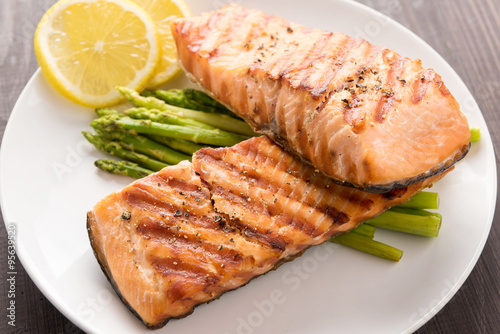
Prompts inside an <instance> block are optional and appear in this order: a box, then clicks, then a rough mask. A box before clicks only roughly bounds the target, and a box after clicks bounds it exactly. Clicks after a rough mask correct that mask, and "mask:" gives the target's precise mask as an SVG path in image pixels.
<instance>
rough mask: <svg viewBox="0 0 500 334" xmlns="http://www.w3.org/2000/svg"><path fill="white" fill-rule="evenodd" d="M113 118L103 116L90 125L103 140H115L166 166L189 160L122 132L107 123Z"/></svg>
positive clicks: (155, 144)
mask: <svg viewBox="0 0 500 334" xmlns="http://www.w3.org/2000/svg"><path fill="white" fill-rule="evenodd" d="M113 117H115V116H104V117H100V118H97V119H95V120H93V121H92V122H91V123H90V125H91V126H92V127H93V128H94V129H95V130H96V131H97V133H99V134H101V135H102V136H104V137H105V138H108V139H110V140H115V141H118V142H119V143H120V145H122V146H123V147H125V148H127V149H128V150H131V151H135V152H139V153H142V154H145V155H147V156H149V157H151V158H153V159H156V160H160V161H163V162H165V163H167V164H177V163H179V162H181V161H183V160H190V161H191V156H189V155H186V154H183V153H180V152H177V151H175V150H172V149H171V148H169V147H166V146H164V145H161V144H159V143H157V142H155V141H153V140H151V139H149V138H146V137H143V136H140V135H134V134H131V133H127V132H125V131H122V129H121V128H120V127H119V126H117V125H116V124H113V123H109V122H107V119H108V118H113Z"/></svg>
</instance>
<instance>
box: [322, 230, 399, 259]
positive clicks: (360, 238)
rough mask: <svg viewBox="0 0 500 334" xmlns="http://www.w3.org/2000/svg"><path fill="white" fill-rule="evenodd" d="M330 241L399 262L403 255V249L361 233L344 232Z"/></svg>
mask: <svg viewBox="0 0 500 334" xmlns="http://www.w3.org/2000/svg"><path fill="white" fill-rule="evenodd" d="M330 241H331V242H334V243H336V244H340V245H344V246H348V247H351V248H354V249H357V250H359V251H362V252H365V253H368V254H372V255H375V256H378V257H381V258H384V259H388V260H392V261H396V262H398V261H399V260H400V259H401V257H402V256H403V251H402V250H399V249H397V248H394V247H392V246H389V245H386V244H384V243H381V242H378V241H375V240H372V239H371V238H369V237H366V236H364V235H361V234H359V233H344V234H341V235H338V236H336V237H335V238H332V239H330Z"/></svg>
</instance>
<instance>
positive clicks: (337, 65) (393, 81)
mask: <svg viewBox="0 0 500 334" xmlns="http://www.w3.org/2000/svg"><path fill="white" fill-rule="evenodd" d="M172 29H173V34H174V38H175V40H176V44H177V50H178V55H179V59H180V62H181V64H182V66H183V67H184V69H185V70H186V72H187V73H188V75H189V76H191V77H192V78H193V79H194V80H195V81H197V82H198V83H199V84H200V85H201V87H203V88H204V89H205V90H207V91H208V92H209V93H211V94H212V96H213V97H215V98H216V99H218V100H219V101H221V102H222V103H224V104H225V105H227V106H228V107H229V108H231V109H232V110H233V111H234V112H236V113H237V114H238V115H240V116H241V117H243V118H244V119H245V120H246V121H247V122H248V123H249V124H250V125H251V126H252V127H253V128H254V130H255V131H257V132H260V133H263V134H266V135H268V136H269V137H271V138H272V139H273V140H274V141H275V142H277V143H279V144H280V145H281V146H282V147H284V148H285V149H286V150H288V151H289V152H291V153H293V154H295V155H297V156H298V157H300V158H301V159H302V160H304V161H306V162H307V163H309V164H311V165H313V166H315V168H317V169H319V170H320V171H322V172H323V173H324V174H326V175H328V176H329V177H331V178H332V179H334V180H335V181H336V182H337V183H339V184H343V185H349V186H354V187H356V188H359V189H364V190H366V191H373V192H386V191H390V190H391V189H395V188H400V187H404V186H406V185H409V184H412V183H414V182H417V181H419V180H422V179H424V178H426V177H429V176H432V175H434V174H438V173H440V172H442V171H443V170H446V169H447V168H449V167H450V166H452V165H453V164H454V163H455V162H456V161H458V160H460V159H461V158H463V157H464V156H465V154H466V153H467V152H468V148H469V141H470V131H469V126H468V123H467V120H466V118H465V116H464V115H463V114H462V113H461V111H460V107H459V105H458V103H457V101H456V100H455V99H454V97H453V96H452V95H451V94H450V92H449V91H448V89H447V88H446V86H445V85H444V83H443V81H442V79H441V77H440V76H439V75H438V74H437V73H435V72H434V71H433V70H432V69H426V68H423V67H422V65H421V63H420V61H419V60H411V59H408V58H405V57H402V56H400V55H399V54H397V53H396V52H394V51H392V50H389V49H387V48H384V47H381V46H375V45H372V44H370V43H369V42H367V41H365V40H362V39H356V38H350V37H349V36H347V35H345V34H343V33H331V32H325V31H321V30H317V29H309V28H306V27H304V26H301V25H298V24H295V23H291V22H288V21H286V20H284V19H282V18H279V17H275V16H271V15H267V14H265V13H263V12H260V11H257V10H250V9H246V8H243V7H241V6H237V5H228V6H225V7H223V8H222V9H220V10H217V11H214V12H211V13H206V14H202V15H201V16H198V17H193V18H186V19H179V20H176V21H175V22H174V23H173V26H172Z"/></svg>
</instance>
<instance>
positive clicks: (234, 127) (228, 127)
mask: <svg viewBox="0 0 500 334" xmlns="http://www.w3.org/2000/svg"><path fill="white" fill-rule="evenodd" d="M117 89H118V91H119V92H120V93H121V94H122V95H123V96H124V97H125V98H126V99H127V100H128V101H129V102H131V103H133V104H134V105H136V106H138V107H144V108H148V109H157V110H162V111H169V112H171V113H175V114H176V115H177V116H180V117H184V118H191V119H194V120H196V121H199V122H202V123H206V124H209V125H212V126H214V127H216V128H218V129H221V130H225V131H229V132H234V133H238V134H241V135H246V136H255V135H257V134H256V133H255V132H254V131H253V130H252V128H251V127H250V126H249V125H248V124H247V123H245V122H244V121H240V120H238V119H235V118H233V117H231V116H228V115H224V114H216V113H206V112H202V111H195V110H191V109H185V108H180V107H176V106H172V105H169V104H166V103H165V101H163V100H160V99H157V98H155V97H152V96H150V97H144V96H141V95H139V93H137V92H136V91H134V90H131V89H129V88H126V87H117ZM215 145H217V144H215Z"/></svg>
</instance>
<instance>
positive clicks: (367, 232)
mask: <svg viewBox="0 0 500 334" xmlns="http://www.w3.org/2000/svg"><path fill="white" fill-rule="evenodd" d="M351 232H353V233H358V234H361V235H364V236H365V237H367V238H370V239H373V237H374V236H375V226H372V225H367V224H362V225H359V226H358V227H356V228H355V229H354V230H352V231H351ZM349 233H350V232H349Z"/></svg>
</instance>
